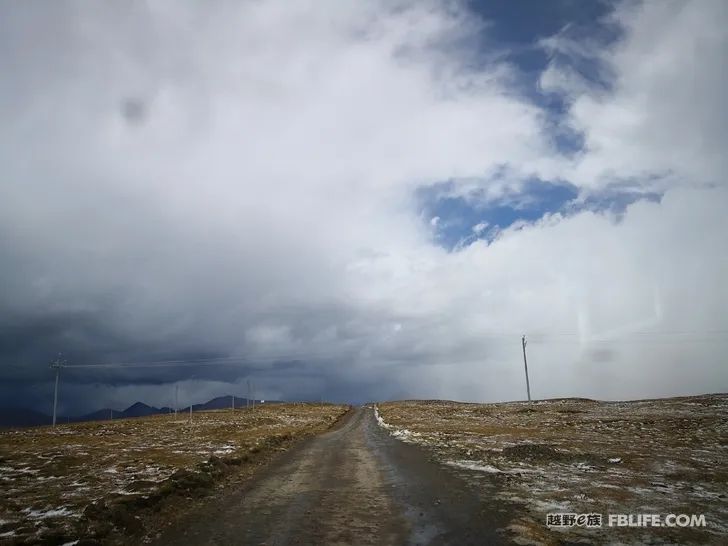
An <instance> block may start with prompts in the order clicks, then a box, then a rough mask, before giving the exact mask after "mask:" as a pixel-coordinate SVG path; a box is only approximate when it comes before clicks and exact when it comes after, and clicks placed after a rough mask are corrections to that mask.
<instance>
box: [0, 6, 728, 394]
mask: <svg viewBox="0 0 728 546" xmlns="http://www.w3.org/2000/svg"><path fill="white" fill-rule="evenodd" d="M3 11H4V12H6V13H5V14H4V15H5V16H4V17H0V21H2V22H0V35H2V36H3V46H2V48H1V49H0V66H2V67H3V72H4V73H6V74H8V73H12V74H13V77H12V78H11V79H9V80H8V81H7V83H6V84H5V85H3V86H2V87H0V111H2V113H3V117H4V119H5V120H6V121H5V123H4V124H3V126H2V128H0V143H1V144H2V146H0V168H1V169H2V182H1V183H0V184H2V190H3V199H2V202H0V232H1V233H2V237H1V238H0V244H1V245H2V249H3V253H4V255H5V256H6V257H7V259H6V260H5V261H4V266H3V270H2V273H0V277H1V278H2V280H3V283H4V285H5V286H6V287H8V290H7V291H5V292H4V293H3V295H2V296H1V297H0V308H1V309H2V310H4V314H5V315H6V317H9V318H8V319H7V320H8V321H9V322H12V321H13V320H15V323H17V324H26V323H35V322H38V321H39V320H40V319H39V317H44V316H48V315H52V314H58V315H59V316H76V317H77V316H88V317H92V318H91V319H89V320H93V321H100V322H103V323H104V325H105V328H106V329H107V330H108V332H111V333H110V334H109V336H110V337H113V338H115V339H117V338H118V339H119V340H122V341H120V343H122V344H124V345H125V346H127V347H128V348H129V349H133V348H137V350H139V348H143V347H146V346H155V347H157V346H158V345H160V344H162V345H165V344H166V345H168V346H169V347H170V349H180V350H182V349H194V348H198V349H203V348H204V349H207V350H211V349H216V350H219V351H222V352H232V353H240V354H245V355H248V356H250V357H251V358H252V357H260V358H267V359H269V360H273V359H274V356H275V355H282V356H285V357H288V358H296V359H300V360H302V361H305V362H307V364H306V370H307V371H306V372H305V374H304V375H305V376H304V375H300V374H302V373H303V372H300V373H299V371H296V369H293V370H290V371H289V372H288V375H287V376H286V375H280V374H278V375H275V377H273V376H267V378H266V376H265V374H261V379H260V383H262V385H261V387H260V388H263V389H268V393H269V394H266V392H265V390H264V391H263V394H264V395H265V396H267V397H268V396H271V395H280V396H292V395H304V396H305V395H309V394H313V393H315V392H316V389H318V388H319V387H318V386H317V385H321V384H327V385H334V386H337V385H338V388H341V389H343V390H342V392H345V393H349V394H347V395H351V394H350V393H352V392H355V391H356V389H357V388H360V389H361V393H362V394H361V396H364V397H368V396H371V397H379V396H381V397H386V396H398V395H408V396H442V397H450V398H471V399H507V398H514V397H519V396H522V393H521V391H522V377H521V373H522V371H521V368H520V360H519V359H520V352H519V351H520V344H519V343H520V339H519V336H518V334H519V333H520V332H524V333H527V334H529V335H530V336H532V338H531V339H532V341H531V344H530V345H529V350H531V351H532V361H533V364H532V368H533V375H534V393H535V394H536V395H537V396H557V395H564V396H566V395H586V396H595V397H630V396H643V395H659V394H672V393H676V392H681V391H705V390H715V389H716V388H719V387H721V386H722V388H725V386H726V384H727V383H728V373H727V372H726V369H725V366H722V365H721V364H720V362H719V360H718V358H719V355H720V351H719V349H721V348H725V347H724V345H725V344H724V343H723V342H722V341H721V340H720V338H717V337H716V336H715V335H712V337H710V339H709V340H708V342H707V343H703V344H701V343H697V342H695V341H694V339H693V338H690V339H688V340H685V342H684V343H679V344H676V343H674V341H675V339H676V338H675V337H672V338H670V339H669V340H666V339H665V338H664V337H659V336H658V337H656V336H646V337H643V338H639V339H637V340H635V339H633V338H635V333H636V332H637V333H639V332H645V331H657V332H672V331H675V332H681V333H682V334H681V335H685V332H702V331H704V330H706V329H709V330H711V331H717V330H721V329H723V330H725V329H728V319H727V318H726V316H725V312H724V309H726V308H727V306H726V304H728V293H727V292H726V288H725V287H724V286H723V285H722V284H721V282H720V281H721V279H722V278H725V276H726V274H727V273H728V264H727V263H726V255H727V254H728V253H726V245H725V242H724V240H723V237H722V234H723V233H725V231H726V227H727V226H726V221H725V220H724V213H723V210H724V207H725V205H726V204H728V199H726V191H725V180H724V177H723V174H722V173H723V172H725V166H726V165H725V154H723V153H721V150H722V149H723V148H724V147H725V144H726V141H727V140H728V138H726V137H727V136H728V135H726V133H725V130H726V126H728V125H726V123H725V120H726V113H725V112H726V109H725V107H724V106H723V104H722V96H723V94H724V93H725V91H726V89H727V88H728V85H726V81H725V71H724V70H722V65H723V60H724V59H725V53H726V49H727V48H726V35H727V33H726V31H725V28H726V25H725V23H726V16H725V8H724V7H722V4H721V3H720V2H715V3H712V4H711V3H709V2H695V3H692V4H685V5H683V4H681V5H680V9H674V8H672V7H670V6H666V5H665V4H664V3H654V4H647V5H645V6H641V7H633V6H630V7H629V8H624V9H620V10H618V11H617V13H616V15H615V17H616V20H617V22H618V23H619V24H620V25H621V26H622V28H623V29H624V35H623V36H622V38H620V40H619V41H618V43H617V44H616V45H615V46H614V47H613V48H611V49H608V50H604V51H600V52H596V53H594V54H595V55H599V56H600V58H601V60H602V62H604V63H605V64H606V65H608V66H609V67H610V69H611V70H612V71H613V72H614V74H615V76H616V80H615V85H614V88H613V89H611V90H609V91H604V90H602V91H596V90H594V89H593V88H591V87H589V86H586V85H584V83H583V82H581V81H576V80H573V79H570V77H568V76H564V77H561V76H562V74H561V73H559V72H558V71H559V70H560V68H559V67H557V66H555V65H554V66H552V67H551V68H550V69H549V71H548V72H547V74H546V75H545V76H544V79H543V85H544V86H547V87H548V86H549V85H550V87H549V88H550V89H551V90H554V91H558V92H560V93H566V94H568V95H569V96H570V98H571V99H570V100H571V103H570V104H571V106H570V110H569V115H568V117H567V123H569V124H571V125H572V126H573V127H575V128H576V129H578V130H579V131H581V132H583V134H584V136H585V142H586V149H585V152H584V153H583V154H581V155H579V156H578V157H577V158H576V159H571V160H569V159H566V158H563V157H561V156H560V155H559V154H558V152H557V150H555V149H554V147H553V144H552V138H551V135H550V134H549V129H548V127H547V125H545V123H544V115H543V112H542V111H541V109H540V108H539V107H538V106H537V105H535V104H532V103H530V102H529V101H528V100H527V99H526V98H524V97H523V96H522V95H521V94H519V93H516V92H514V91H513V90H512V89H511V87H510V84H511V81H512V80H513V75H514V70H515V68H514V67H511V66H508V65H506V64H496V65H489V66H488V67H487V68H485V69H483V68H479V69H478V70H475V69H474V68H473V67H474V66H477V65H476V64H474V63H472V62H470V61H471V60H472V56H473V54H474V53H473V50H474V47H475V46H474V42H475V37H476V34H477V33H478V32H487V27H485V26H483V25H482V22H479V21H478V19H477V18H476V17H474V16H473V15H472V14H471V13H469V12H468V11H467V9H466V8H465V7H457V6H456V7H453V6H452V5H450V4H447V5H446V4H441V3H439V2H435V1H432V2H425V3H422V2H416V3H409V2H400V3H397V4H396V5H394V6H393V5H391V4H390V3H388V2H381V3H380V2H374V3H368V4H361V3H353V2H352V3H349V2H330V3H324V4H322V3H320V2H315V3H309V4H296V5H295V6H294V5H291V4H290V3H283V2H255V3H219V4H214V5H210V4H204V5H203V4H200V5H198V6H197V7H190V6H189V5H188V6H185V7H184V8H183V7H181V6H180V5H179V4H168V3H153V4H150V5H145V4H141V3H140V4H131V5H126V4H124V5H114V6H111V5H99V6H95V7H92V8H89V6H86V5H84V6H81V4H80V3H73V2H68V3H62V4H56V5H54V7H53V9H47V6H44V7H43V9H42V10H41V9H39V8H38V7H37V6H36V5H33V4H23V5H19V4H17V5H12V6H9V5H5V6H4V7H3ZM558 39H559V38H558V37H557V38H555V40H558ZM556 81H558V82H559V83H558V84H555V83H554V82H556ZM549 82H550V83H549ZM503 165H506V166H508V167H509V168H510V169H511V170H512V171H513V172H517V173H523V174H527V173H536V174H540V175H541V176H543V177H545V178H551V177H556V176H560V177H566V178H567V179H568V180H569V181H570V182H572V183H574V184H576V185H577V186H580V187H584V188H595V187H601V186H603V185H604V184H606V183H613V182H615V181H625V180H627V181H629V183H630V184H632V185H633V186H636V187H637V188H638V189H645V190H647V189H654V188H655V187H656V186H658V187H661V188H668V191H667V193H665V195H664V197H663V199H662V201H661V202H660V203H647V202H641V203H637V204H635V205H632V206H631V207H629V208H628V210H627V211H626V212H625V214H624V217H623V218H622V220H621V221H619V222H617V221H616V220H615V219H613V218H610V217H608V216H606V215H601V214H597V213H592V212H583V213H580V214H576V215H572V216H570V217H568V218H562V217H560V216H553V217H549V218H546V219H544V220H543V221H541V222H539V223H537V224H535V225H532V226H527V227H525V228H522V229H519V230H516V229H511V230H506V231H504V232H503V233H502V234H501V236H500V237H499V238H498V239H497V240H496V241H494V242H493V243H492V244H490V245H487V244H485V243H483V242H478V243H475V244H473V245H470V246H469V247H467V248H465V249H462V250H460V251H458V252H454V253H448V252H447V251H445V250H444V249H442V248H440V247H439V246H437V245H436V244H435V243H434V240H433V238H432V229H433V226H431V225H429V223H430V219H429V218H425V219H423V218H422V216H421V214H420V211H418V210H417V204H416V200H415V191H416V190H417V188H419V187H422V186H424V185H427V184H431V183H433V182H437V181H441V180H445V179H450V178H454V179H460V178H462V179H472V177H483V176H484V175H486V174H487V173H490V172H493V171H494V170H497V169H499V168H501V167H502V166H503ZM665 180H666V181H667V182H665ZM706 184H710V186H709V187H708V186H706ZM432 223H433V225H434V219H433V221H432ZM59 328H60V329H61V330H63V326H59ZM558 333H573V334H576V335H566V336H563V337H561V338H560V337H558V336H554V335H553V334H558ZM546 334H549V336H547V335H546ZM88 335H90V334H89V333H88V328H86V329H84V328H81V329H80V330H73V331H72V332H71V331H69V332H66V333H65V334H63V335H61V336H60V339H61V340H64V341H66V342H68V343H69V344H73V343H79V344H82V343H83V342H84V341H89V342H91V341H93V343H96V342H97V341H96V340H84V339H79V338H83V337H84V336H88ZM539 335H541V336H542V337H541V338H539ZM64 336H65V337H64ZM54 339H56V340H57V338H54ZM668 341H669V342H668ZM93 343H92V344H93ZM111 345H113V344H111ZM26 364H27V363H26ZM413 376H414V377H416V378H417V379H413ZM347 386H348V387H347ZM160 388H162V389H164V388H166V387H160ZM334 388H337V387H334ZM347 389H349V390H347ZM152 390H153V389H152ZM145 392H146V391H145ZM164 392H166V391H164ZM129 396H132V395H131V394H130V395H129ZM342 396H344V395H343V394H342Z"/></svg>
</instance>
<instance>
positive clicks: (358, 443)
mask: <svg viewBox="0 0 728 546" xmlns="http://www.w3.org/2000/svg"><path fill="white" fill-rule="evenodd" d="M495 527H496V520H495V515H494V514H493V511H491V510H488V509H487V506H486V504H484V503H483V502H482V501H481V500H480V499H479V498H478V497H477V495H476V494H475V493H474V492H473V491H472V490H471V489H470V488H469V487H468V486H467V484H465V483H464V482H463V481H462V480H460V479H459V478H458V477H456V476H455V475H453V474H451V473H450V472H448V471H447V470H446V469H444V468H443V467H442V466H440V465H438V464H437V463H434V462H432V461H430V460H429V458H428V456H427V454H426V453H425V452H424V451H422V450H421V449H420V448H418V447H416V446H412V445H408V444H404V443H402V442H400V441H399V440H396V439H394V438H392V437H391V436H390V435H389V434H388V433H387V432H386V431H384V430H382V429H381V428H380V427H379V426H378V425H377V424H376V421H375V419H374V415H373V411H372V410H371V409H367V408H358V409H356V410H354V411H352V412H350V414H349V415H348V416H347V417H346V418H345V420H344V422H343V423H342V424H341V425H340V426H338V427H337V428H336V429H334V430H331V431H328V432H326V433H324V434H322V435H319V436H316V437H314V438H311V439H309V440H306V441H304V442H303V443H301V444H299V445H298V446H296V447H294V448H293V449H291V450H290V451H288V452H286V453H285V454H284V455H282V456H281V457H280V458H279V459H277V460H276V461H275V462H274V463H272V464H271V465H270V466H268V467H267V468H266V469H265V470H264V471H262V472H261V473H260V474H259V475H258V476H257V477H256V478H254V479H253V480H251V482H249V483H248V484H247V485H246V486H245V487H243V488H242V489H240V490H239V491H236V492H233V493H229V494H226V495H225V496H223V497H220V498H214V499H212V500H210V502H208V503H207V504H206V505H205V506H204V507H203V508H202V509H201V510H199V511H197V512H196V513H195V514H194V515H193V516H191V517H189V518H186V519H185V521H183V522H179V523H177V524H176V525H173V526H172V527H169V528H168V529H166V530H165V531H164V532H163V533H162V534H161V535H160V537H159V538H158V539H157V540H156V541H155V544H159V545H168V544H175V545H198V544H255V545H259V544H265V545H268V546H272V545H276V546H278V545H286V544H357V545H362V546H365V545H400V544H458V545H460V544H498V543H501V542H502V541H503V539H502V537H501V536H500V535H497V534H496V533H495Z"/></svg>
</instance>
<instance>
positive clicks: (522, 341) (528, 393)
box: [521, 335, 531, 402]
mask: <svg viewBox="0 0 728 546" xmlns="http://www.w3.org/2000/svg"><path fill="white" fill-rule="evenodd" d="M527 343H528V342H527V341H526V336H525V335H524V336H523V337H522V338H521V345H522V346H523V368H524V369H525V370H526V394H527V395H528V401H529V402H530V401H531V385H530V384H529V383H528V361H527V360H526V345H527Z"/></svg>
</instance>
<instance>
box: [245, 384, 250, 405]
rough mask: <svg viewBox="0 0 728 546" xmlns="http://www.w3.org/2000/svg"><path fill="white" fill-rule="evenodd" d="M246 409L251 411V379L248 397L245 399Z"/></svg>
mask: <svg viewBox="0 0 728 546" xmlns="http://www.w3.org/2000/svg"><path fill="white" fill-rule="evenodd" d="M245 407H246V408H247V409H250V379H248V397H247V398H246V399H245Z"/></svg>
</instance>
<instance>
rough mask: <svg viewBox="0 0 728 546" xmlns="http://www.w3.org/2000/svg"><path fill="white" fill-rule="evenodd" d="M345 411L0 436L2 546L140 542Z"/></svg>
mask: <svg viewBox="0 0 728 546" xmlns="http://www.w3.org/2000/svg"><path fill="white" fill-rule="evenodd" d="M346 410H347V407H345V406H337V405H328V404H324V405H320V404H316V405H314V404H275V405H270V406H266V405H262V406H258V407H256V408H255V410H254V411H249V410H237V411H235V412H232V411H230V410H226V411H223V410H220V411H210V412H200V413H195V414H194V415H193V417H192V419H191V420H190V419H189V418H188V416H187V415H180V416H178V417H175V416H174V415H157V416H152V417H145V418H139V419H124V420H118V421H96V422H90V423H79V424H71V425H62V426H59V427H57V428H56V429H53V428H50V427H41V428H34V429H21V430H10V431H3V432H0V542H2V543H6V542H8V543H20V544H22V543H26V542H27V543H33V544H35V543H43V542H45V543H48V544H55V543H58V544H60V543H63V542H66V541H72V540H75V539H77V538H79V537H94V538H95V539H96V540H100V541H101V542H111V543H113V542H115V541H116V542H120V543H123V542H124V541H125V540H126V539H124V536H126V537H129V536H137V537H141V536H143V535H144V534H145V533H147V532H149V531H150V530H153V529H154V528H155V527H158V526H159V525H162V524H164V522H165V521H166V520H168V519H170V518H173V517H180V515H181V514H182V513H183V511H184V509H185V507H186V506H189V505H190V504H193V503H194V499H196V498H198V497H200V496H204V495H206V494H208V493H209V492H210V491H212V490H213V489H214V488H215V487H217V486H219V484H220V483H224V482H226V481H230V479H236V478H242V477H245V476H247V475H250V474H251V473H252V472H253V471H254V469H255V467H256V466H259V465H260V464H263V463H264V462H265V461H267V460H268V459H269V458H270V457H271V456H272V455H273V454H274V453H275V452H277V451H280V450H282V449H285V448H286V447H288V446H290V445H291V444H292V443H294V442H295V441H296V440H298V439H300V438H302V437H303V436H306V435H310V434H313V433H316V432H319V431H322V430H325V429H327V428H329V427H330V426H331V425H332V424H333V423H334V422H335V421H336V420H337V419H338V418H339V417H340V416H341V415H342V414H343V413H344V412H345V411H346ZM223 477H226V478H227V479H225V480H223V479H222V478H223ZM181 511H182V512H181Z"/></svg>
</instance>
